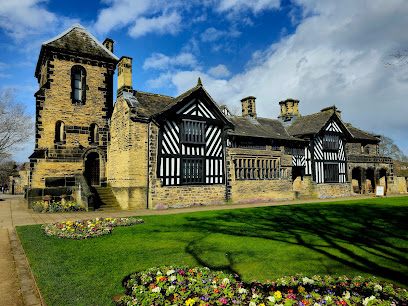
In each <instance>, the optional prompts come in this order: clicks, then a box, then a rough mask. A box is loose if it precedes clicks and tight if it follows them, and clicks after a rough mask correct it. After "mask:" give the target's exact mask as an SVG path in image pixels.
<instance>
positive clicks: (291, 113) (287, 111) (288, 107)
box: [278, 99, 300, 126]
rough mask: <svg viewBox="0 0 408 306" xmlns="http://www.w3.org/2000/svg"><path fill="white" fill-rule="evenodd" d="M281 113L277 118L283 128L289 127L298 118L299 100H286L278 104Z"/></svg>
mask: <svg viewBox="0 0 408 306" xmlns="http://www.w3.org/2000/svg"><path fill="white" fill-rule="evenodd" d="M279 105H280V108H281V113H280V115H279V116H278V118H279V120H280V121H281V122H282V124H283V125H284V126H289V125H291V124H292V122H293V121H294V120H295V119H296V118H297V117H299V116H300V114H299V100H294V99H286V100H285V101H280V102H279Z"/></svg>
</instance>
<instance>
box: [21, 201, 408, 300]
mask: <svg viewBox="0 0 408 306" xmlns="http://www.w3.org/2000/svg"><path fill="white" fill-rule="evenodd" d="M143 219H144V220H145V221H146V223H144V224H139V225H135V226H131V227H122V228H115V230H114V231H113V233H112V234H111V235H108V236H104V237H100V238H94V239H87V240H65V239H58V238H48V237H46V236H45V235H44V234H43V233H42V232H41V230H40V226H38V225H34V226H23V227H18V228H17V232H18V235H19V237H20V239H21V242H22V244H23V247H24V250H25V252H26V254H27V257H28V259H29V262H30V265H31V268H32V270H33V272H34V274H35V276H36V278H37V281H38V286H39V288H40V290H41V292H42V294H43V297H44V299H45V301H46V303H47V304H48V305H110V304H112V305H113V302H112V301H111V300H110V297H111V296H113V295H116V294H120V293H122V292H123V288H122V286H121V280H122V279H123V278H124V277H125V276H126V275H128V274H130V273H132V272H135V271H141V270H144V269H148V268H150V267H154V266H156V267H157V266H163V265H186V266H207V267H209V268H211V269H220V270H223V271H225V272H230V273H231V272H232V273H237V274H238V275H240V276H241V278H242V279H243V280H244V281H251V280H252V279H256V280H259V281H266V280H267V279H274V278H277V277H281V276H284V275H293V274H296V273H303V274H304V275H307V276H312V275H315V274H319V275H325V274H331V275H333V276H340V275H347V276H350V277H353V276H356V275H363V276H367V277H368V276H371V275H375V276H377V277H379V278H380V279H383V280H386V281H390V282H391V283H394V284H398V285H400V286H403V287H408V277H407V276H408V197H398V198H381V199H370V200H352V201H339V202H328V203H316V204H298V205H288V206H276V207H263V208H247V209H235V210H223V211H209V212H194V213H186V214H173V215H162V216H144V217H143Z"/></svg>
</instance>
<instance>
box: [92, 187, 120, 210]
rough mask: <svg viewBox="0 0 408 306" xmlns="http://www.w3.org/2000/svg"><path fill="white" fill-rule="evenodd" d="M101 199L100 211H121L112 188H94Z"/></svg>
mask: <svg viewBox="0 0 408 306" xmlns="http://www.w3.org/2000/svg"><path fill="white" fill-rule="evenodd" d="M94 188H95V191H96V192H97V193H98V196H99V199H100V201H101V202H100V206H99V208H97V209H96V210H98V211H108V210H109V211H110V210H121V207H120V205H119V202H118V200H117V199H116V197H115V195H114V194H113V191H112V188H110V187H99V186H98V187H94Z"/></svg>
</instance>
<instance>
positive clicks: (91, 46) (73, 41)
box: [35, 23, 119, 77]
mask: <svg viewBox="0 0 408 306" xmlns="http://www.w3.org/2000/svg"><path fill="white" fill-rule="evenodd" d="M50 48H51V49H52V48H55V49H57V50H59V51H66V52H68V53H75V54H81V55H82V56H84V55H85V56H86V55H88V56H90V57H96V58H103V59H107V60H110V61H114V62H117V61H119V58H118V57H117V56H116V55H115V54H113V53H112V52H110V51H109V50H108V49H106V48H105V47H104V45H102V44H101V43H100V42H99V41H98V40H97V39H96V38H95V37H94V36H93V35H92V34H91V33H89V32H88V30H87V29H86V28H84V27H83V26H81V25H80V24H79V23H76V24H74V25H72V26H71V27H70V28H69V29H68V30H66V31H65V32H63V33H61V34H59V35H58V36H56V37H54V38H52V39H50V40H47V41H46V42H43V43H42V45H41V51H40V56H39V58H38V62H37V67H36V69H35V76H36V77H37V76H38V73H39V69H40V65H41V62H42V57H43V56H44V53H45V51H46V50H47V49H50Z"/></svg>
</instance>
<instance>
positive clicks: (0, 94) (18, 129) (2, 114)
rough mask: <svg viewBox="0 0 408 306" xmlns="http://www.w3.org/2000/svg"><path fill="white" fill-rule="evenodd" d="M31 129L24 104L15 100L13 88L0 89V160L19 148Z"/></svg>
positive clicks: (30, 122)
mask: <svg viewBox="0 0 408 306" xmlns="http://www.w3.org/2000/svg"><path fill="white" fill-rule="evenodd" d="M32 130H33V122H32V118H31V116H29V115H27V114H26V113H25V106H24V105H23V104H22V103H20V102H17V101H16V95H15V92H14V90H13V89H10V88H9V89H6V90H1V91H0V161H1V160H2V159H4V158H6V157H8V156H9V152H11V151H13V150H17V149H19V145H21V144H23V143H24V142H25V141H26V140H28V138H29V137H30V135H31V133H32Z"/></svg>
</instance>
